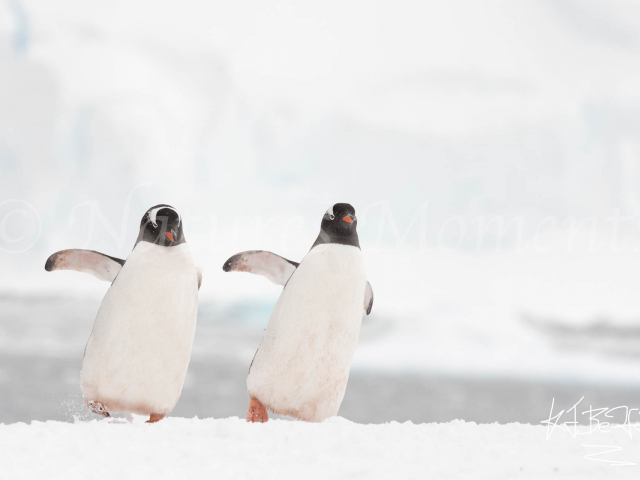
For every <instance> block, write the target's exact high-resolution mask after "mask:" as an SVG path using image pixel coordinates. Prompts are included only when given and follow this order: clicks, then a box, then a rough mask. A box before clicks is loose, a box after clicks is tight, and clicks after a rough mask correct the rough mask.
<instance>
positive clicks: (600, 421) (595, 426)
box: [540, 397, 640, 466]
mask: <svg viewBox="0 0 640 480" xmlns="http://www.w3.org/2000/svg"><path fill="white" fill-rule="evenodd" d="M583 399H584V397H582V398H581V399H580V400H578V401H577V402H576V403H575V404H574V405H573V406H572V407H571V408H570V409H568V410H560V411H559V412H558V413H557V414H555V415H554V412H553V407H554V405H555V398H554V399H553V400H552V401H551V411H550V412H549V418H548V420H543V421H542V422H540V423H542V424H543V425H546V426H547V440H549V439H550V438H551V435H552V434H553V432H554V430H555V429H556V428H559V429H560V430H561V431H565V432H567V433H569V435H571V436H572V437H573V438H577V437H578V435H585V436H587V435H592V434H593V433H596V432H597V433H608V432H611V431H613V430H617V429H623V430H625V431H626V432H627V434H628V435H629V437H630V438H633V433H634V432H640V409H638V408H629V407H626V406H620V407H614V408H608V407H605V408H594V407H592V406H591V405H589V408H588V409H587V410H584V411H581V412H579V411H578V410H579V409H578V406H579V405H580V403H581V402H582V400H583ZM579 415H580V416H581V417H580V418H585V416H587V415H588V419H589V425H588V426H586V425H580V424H579V422H578V416H579ZM563 416H564V417H569V418H571V420H567V421H564V422H560V419H561V418H562V417H563ZM621 418H623V419H624V421H623V422H622V423H619V422H620V419H621ZM614 419H615V420H616V423H611V422H612V421H613V420H614ZM633 422H635V423H636V424H635V425H634V423H633ZM581 445H582V446H583V447H586V448H589V449H590V450H593V453H589V454H587V455H585V456H584V458H585V459H587V460H594V461H596V462H606V463H608V464H609V465H613V466H632V465H637V463H634V462H625V461H620V460H613V459H611V458H606V457H607V456H609V455H610V454H612V453H615V452H619V451H620V450H622V449H623V447H619V446H617V445H592V444H588V443H582V444H581Z"/></svg>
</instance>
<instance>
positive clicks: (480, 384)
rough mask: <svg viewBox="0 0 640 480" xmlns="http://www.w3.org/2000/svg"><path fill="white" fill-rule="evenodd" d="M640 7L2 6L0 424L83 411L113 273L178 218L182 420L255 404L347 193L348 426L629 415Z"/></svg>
mask: <svg viewBox="0 0 640 480" xmlns="http://www.w3.org/2000/svg"><path fill="white" fill-rule="evenodd" d="M639 85H640V3H638V2H637V1H635V0H607V1H605V0H538V1H523V2H509V1H507V0H504V1H497V0H489V1H485V2H475V1H472V0H446V1H445V0H431V1H428V2H427V1H404V0H399V1H395V2H382V1H371V0H369V1H366V2H365V1H361V0H357V1H349V2H345V1H333V0H327V1H324V2H311V1H299V2H279V1H267V2H264V1H246V0H235V1H210V0H207V1H204V0H189V1H186V0H185V1H182V2H172V1H166V0H154V1H138V2H124V1H112V2H98V1H95V0H84V1H79V0H75V1H71V0H58V1H56V2H49V1H44V0H40V1H27V0H0V175H1V176H0V259H1V267H0V268H1V270H0V271H1V274H0V422H14V421H29V420H33V419H38V420H44V419H64V420H72V418H73V415H76V416H77V415H80V416H82V415H84V413H82V407H81V406H80V399H79V398H80V397H79V395H80V393H79V387H78V377H79V368H80V364H81V360H82V352H83V349H84V344H85V342H86V340H87V338H88V336H89V333H90V331H91V327H92V325H93V320H94V318H95V313H96V312H97V309H98V306H99V304H100V299H101V297H102V295H103V294H104V292H105V291H106V289H107V288H108V284H105V283H100V282H99V281H98V280H95V279H94V278H92V277H88V276H84V275H81V274H78V273H73V272H56V273H55V274H47V273H46V272H45V271H44V268H43V266H44V262H45V260H46V258H47V257H48V255H49V254H51V253H52V252H54V251H56V250H60V249H63V248H73V247H76V248H90V249H94V250H99V251H102V252H104V253H107V254H109V255H112V256H120V257H126V255H127V254H128V252H129V251H130V250H131V248H132V246H133V243H134V241H135V237H136V235H137V225H138V222H139V219H140V217H141V215H142V214H143V213H144V211H145V210H146V209H147V208H148V207H149V206H151V205H154V204H157V203H169V204H171V205H173V206H175V207H176V208H178V209H179V211H180V212H181V213H182V215H183V217H184V218H185V233H186V237H187V240H188V241H189V244H190V245H191V248H192V250H193V253H194V259H195V261H196V263H197V264H198V265H200V266H201V267H202V268H203V272H204V281H203V285H202V289H201V291H200V313H199V318H198V322H199V325H198V332H197V337H196V341H195V346H194V354H193V360H192V365H191V368H190V372H189V376H188V378H187V383H186V385H185V390H184V393H183V398H182V400H181V402H180V403H179V404H178V407H177V408H176V410H175V411H174V414H175V415H184V416H193V415H198V416H200V417H205V416H216V417H221V416H230V415H237V416H243V415H244V413H245V410H246V406H247V398H246V390H245V384H244V381H245V376H246V371H247V369H248V366H249V363H250V361H251V358H252V356H253V353H254V352H255V349H256V348H257V346H258V344H259V342H260V338H261V333H262V329H263V328H264V326H265V325H266V322H267V320H268V317H269V313H270V311H271V308H272V306H273V304H274V303H275V300H276V299H277V296H278V294H279V292H280V288H279V287H276V286H274V285H271V284H270V283H269V282H267V281H266V280H265V279H263V278H258V277H255V278H254V277H252V276H249V275H240V274H223V272H222V270H221V265H222V263H223V262H224V260H225V259H226V258H227V257H229V256H230V255H231V254H233V253H236V252H238V251H241V250H246V249H256V248H259V249H267V250H272V251H274V252H277V253H279V254H281V255H283V256H285V257H287V258H290V259H292V260H300V259H301V258H302V257H303V256H304V254H305V253H306V252H307V251H308V249H309V247H310V246H311V244H312V242H313V240H314V239H315V237H316V235H317V231H318V228H319V222H320V219H321V216H322V213H323V212H324V211H325V210H326V208H327V207H328V206H329V205H331V204H333V203H334V202H337V201H344V202H349V203H351V204H353V205H354V206H355V208H356V210H357V212H358V218H359V233H360V239H361V244H362V247H363V252H364V253H365V255H366V260H367V268H368V273H369V279H370V281H371V284H372V285H373V288H374V292H375V304H374V309H373V313H372V315H371V316H370V317H366V318H365V319H364V320H363V330H362V334H361V340H360V343H359V347H358V351H357V353H356V358H355V361H354V365H353V370H352V376H351V380H350V384H349V387H348V390H347V394H346V397H345V401H344V403H343V408H342V410H341V415H343V416H345V417H347V418H350V419H352V420H356V421H361V422H376V423H377V422H383V421H389V420H401V421H402V420H413V421H416V422H418V421H419V422H423V421H446V420H451V419H453V418H463V419H465V420H475V421H483V422H493V421H499V422H508V421H521V422H532V423H537V422H539V421H541V420H543V419H545V418H546V417H547V416H548V413H549V409H550V407H551V401H552V398H555V399H556V406H557V405H558V404H560V408H569V407H571V406H572V405H573V404H574V403H575V402H577V401H578V400H580V398H581V397H582V396H585V397H586V400H585V402H586V403H588V402H591V403H592V404H593V405H594V406H598V407H606V406H608V407H613V406H618V405H628V406H631V407H634V406H635V407H637V406H639V405H640V299H638V295H637V292H639V291H640V276H639V275H638V274H637V272H636V270H637V265H638V264H639V263H640V257H639V252H640V87H639Z"/></svg>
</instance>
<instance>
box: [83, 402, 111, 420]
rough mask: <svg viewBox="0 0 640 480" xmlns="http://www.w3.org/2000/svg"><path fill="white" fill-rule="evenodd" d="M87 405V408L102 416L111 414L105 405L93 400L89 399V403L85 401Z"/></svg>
mask: <svg viewBox="0 0 640 480" xmlns="http://www.w3.org/2000/svg"><path fill="white" fill-rule="evenodd" d="M87 407H89V410H91V411H92V412H93V413H97V414H98V415H102V416H103V417H110V416H111V414H110V413H109V410H107V407H105V406H104V405H102V404H101V403H100V402H94V401H93V400H90V401H89V403H87Z"/></svg>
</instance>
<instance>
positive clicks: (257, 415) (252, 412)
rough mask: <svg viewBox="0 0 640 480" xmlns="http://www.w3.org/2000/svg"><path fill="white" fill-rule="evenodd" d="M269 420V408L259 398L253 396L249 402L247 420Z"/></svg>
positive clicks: (261, 421)
mask: <svg viewBox="0 0 640 480" xmlns="http://www.w3.org/2000/svg"><path fill="white" fill-rule="evenodd" d="M268 421H269V414H268V413H267V408H266V407H265V406H264V405H263V404H262V403H260V400H258V399H257V398H252V399H251V403H250V404H249V411H248V412H247V422H251V423H256V422H259V423H265V422H268Z"/></svg>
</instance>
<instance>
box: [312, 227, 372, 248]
mask: <svg viewBox="0 0 640 480" xmlns="http://www.w3.org/2000/svg"><path fill="white" fill-rule="evenodd" d="M326 243H336V244H338V245H350V246H352V247H356V248H360V240H358V232H353V233H352V234H351V235H348V236H346V237H345V236H339V235H331V234H330V233H327V232H325V231H324V230H322V229H320V233H319V234H318V238H316V241H315V242H313V245H311V249H310V250H313V248H314V247H316V246H318V245H324V244H326Z"/></svg>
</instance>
